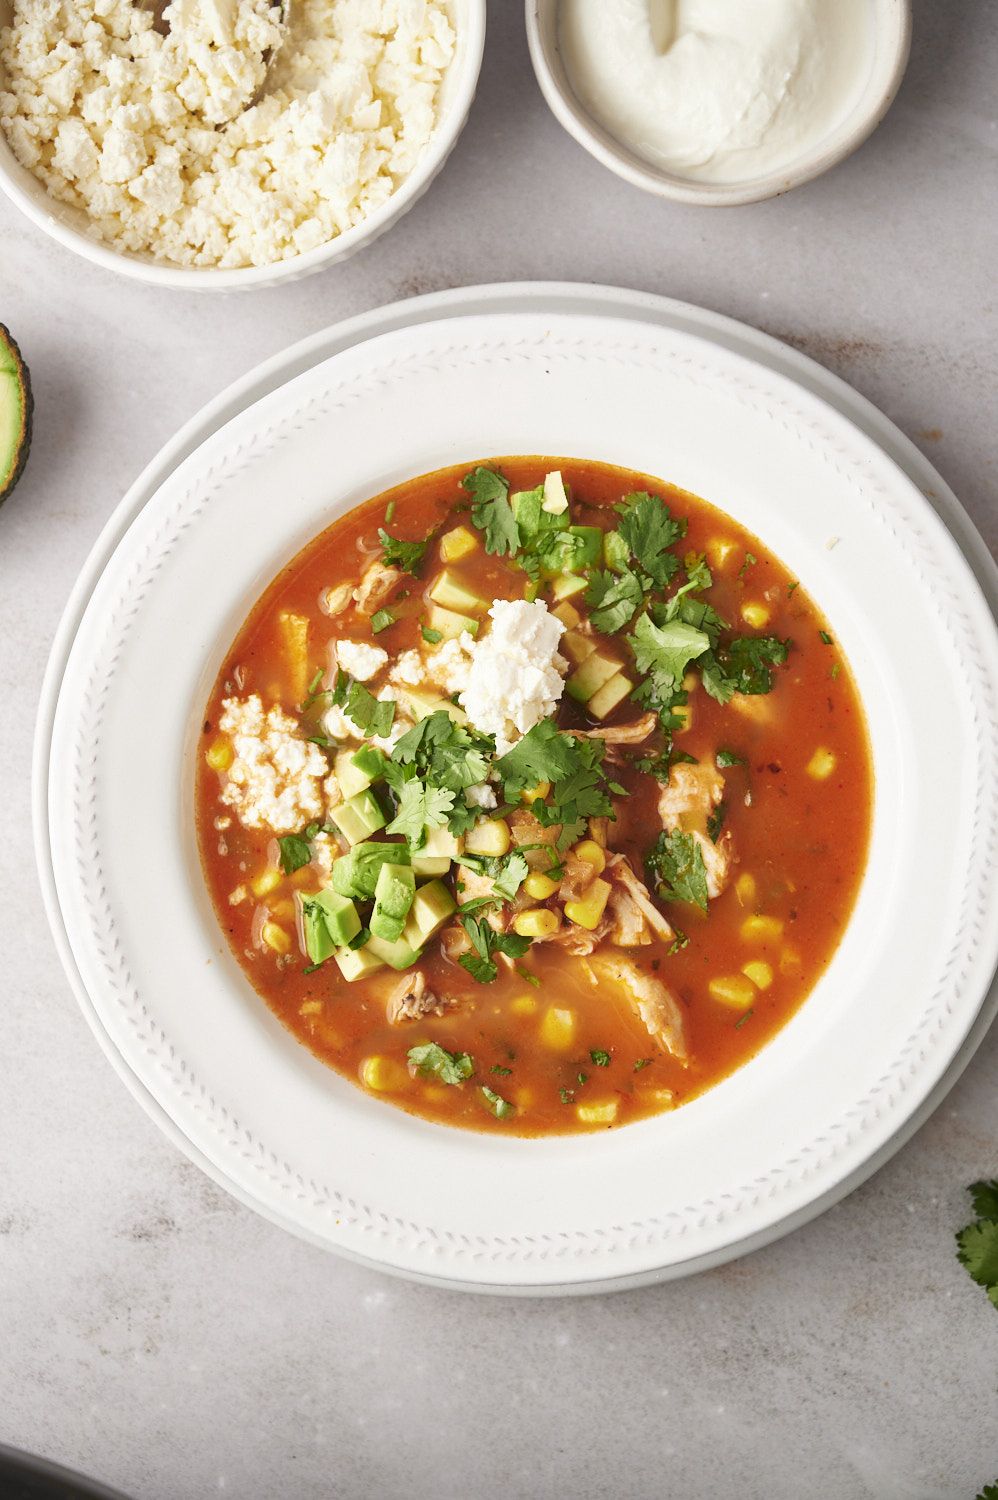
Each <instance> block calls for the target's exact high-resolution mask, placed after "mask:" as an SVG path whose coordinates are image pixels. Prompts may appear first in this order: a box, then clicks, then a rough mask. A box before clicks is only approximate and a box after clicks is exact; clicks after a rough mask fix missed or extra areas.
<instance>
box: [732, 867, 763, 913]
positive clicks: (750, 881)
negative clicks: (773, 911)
mask: <svg viewBox="0 0 998 1500" xmlns="http://www.w3.org/2000/svg"><path fill="white" fill-rule="evenodd" d="M757 894H758V887H757V886H756V883H755V876H754V875H749V874H748V872H747V871H746V873H745V874H744V875H739V877H738V879H737V880H736V881H735V895H736V896H737V897H738V904H739V906H754V905H755V898H756V895H757Z"/></svg>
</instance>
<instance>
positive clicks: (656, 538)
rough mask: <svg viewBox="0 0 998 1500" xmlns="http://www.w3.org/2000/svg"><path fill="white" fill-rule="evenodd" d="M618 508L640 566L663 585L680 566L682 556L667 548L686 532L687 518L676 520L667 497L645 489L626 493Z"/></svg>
mask: <svg viewBox="0 0 998 1500" xmlns="http://www.w3.org/2000/svg"><path fill="white" fill-rule="evenodd" d="M617 511H618V513H619V515H620V522H619V524H618V527H617V530H618V532H619V534H620V536H622V537H623V539H624V541H625V542H626V543H627V545H628V547H629V548H630V550H631V553H632V554H633V556H634V558H635V560H636V561H637V563H638V566H639V567H640V568H642V569H643V570H644V572H645V573H647V574H648V576H649V578H650V579H651V580H652V582H653V583H654V584H655V585H656V587H658V588H664V587H665V585H666V584H667V583H668V582H669V580H670V579H671V578H672V577H674V575H675V574H676V573H677V572H678V570H679V559H678V558H677V557H676V556H675V554H674V553H672V552H670V551H668V548H669V547H671V546H672V545H673V543H674V542H678V541H679V539H680V538H681V537H683V536H685V534H686V522H685V521H677V520H676V519H675V518H674V517H673V516H672V515H671V514H670V512H669V507H668V506H667V505H666V504H665V502H664V500H660V499H659V497H658V496H657V495H649V494H647V492H645V491H638V492H635V493H633V494H630V495H625V496H624V498H623V501H622V502H621V504H620V505H618V506H617ZM599 628H600V627H599V626H597V629H599Z"/></svg>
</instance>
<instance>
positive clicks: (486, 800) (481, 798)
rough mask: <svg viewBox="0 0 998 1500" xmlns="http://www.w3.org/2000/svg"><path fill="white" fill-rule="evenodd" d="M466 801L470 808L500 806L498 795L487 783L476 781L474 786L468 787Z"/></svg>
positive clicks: (465, 793) (465, 794)
mask: <svg viewBox="0 0 998 1500" xmlns="http://www.w3.org/2000/svg"><path fill="white" fill-rule="evenodd" d="M464 800H465V802H467V804H468V806H469V807H498V805H499V804H498V801H497V798H496V794H495V792H494V791H493V790H492V788H491V787H490V786H489V784H488V782H487V781H476V782H475V784H474V786H466V787H465V789H464Z"/></svg>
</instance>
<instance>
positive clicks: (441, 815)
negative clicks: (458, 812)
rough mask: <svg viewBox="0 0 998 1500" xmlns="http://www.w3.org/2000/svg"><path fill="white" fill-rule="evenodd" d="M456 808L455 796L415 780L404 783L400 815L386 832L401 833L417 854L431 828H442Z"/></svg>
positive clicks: (412, 850)
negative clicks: (454, 806) (452, 810)
mask: <svg viewBox="0 0 998 1500" xmlns="http://www.w3.org/2000/svg"><path fill="white" fill-rule="evenodd" d="M453 805H454V793H453V792H451V791H446V790H444V789H443V788H442V787H435V786H427V785H426V784H425V783H424V782H422V781H418V780H417V779H416V778H415V777H412V778H410V779H409V780H408V781H405V782H403V783H402V787H401V792H400V796H399V806H398V812H397V813H396V815H395V817H394V819H393V820H392V822H391V823H389V825H388V827H387V829H386V830H385V832H386V833H401V834H402V835H403V836H404V837H405V839H406V840H407V842H408V844H409V849H410V851H411V852H413V853H415V852H416V851H417V850H418V849H420V848H422V846H423V844H424V843H425V842H426V830H427V829H428V828H440V827H442V826H443V824H444V823H446V822H447V814H448V813H449V812H450V810H451V808H452V806H453Z"/></svg>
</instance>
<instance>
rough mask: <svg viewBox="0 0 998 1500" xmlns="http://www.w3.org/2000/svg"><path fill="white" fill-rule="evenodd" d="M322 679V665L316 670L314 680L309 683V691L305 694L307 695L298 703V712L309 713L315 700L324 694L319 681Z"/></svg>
mask: <svg viewBox="0 0 998 1500" xmlns="http://www.w3.org/2000/svg"><path fill="white" fill-rule="evenodd" d="M321 681H322V668H321V667H320V668H319V670H318V671H317V672H316V674H315V676H314V677H313V678H312V681H311V682H310V683H309V685H308V691H307V693H306V694H305V697H304V698H303V699H302V701H301V703H299V705H298V712H299V713H300V714H306V713H308V711H309V709H310V708H311V707H312V704H313V703H314V702H315V700H316V699H317V698H321V697H322V696H323V695H322V692H321V691H320V689H319V683H320V682H321Z"/></svg>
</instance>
